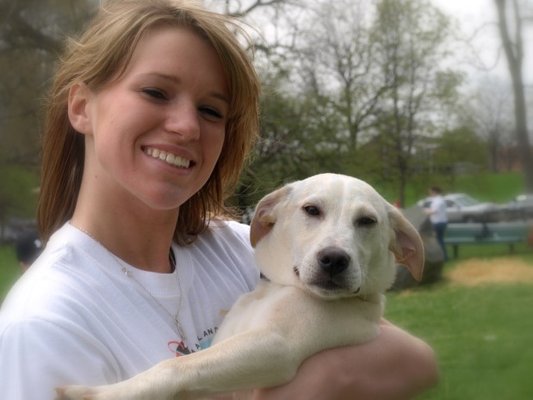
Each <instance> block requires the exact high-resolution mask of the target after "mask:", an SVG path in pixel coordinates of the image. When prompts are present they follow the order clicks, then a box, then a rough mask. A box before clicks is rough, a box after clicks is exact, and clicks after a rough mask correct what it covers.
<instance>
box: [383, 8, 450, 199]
mask: <svg viewBox="0 0 533 400" xmlns="http://www.w3.org/2000/svg"><path fill="white" fill-rule="evenodd" d="M448 27H449V20H448V18H447V17H446V16H445V15H444V14H443V13H442V12H441V11H440V10H438V9H437V8H435V7H433V6H432V5H431V4H429V3H428V2H427V1H423V0H381V1H379V2H378V5H377V16H376V25H375V29H374V32H373V38H374V41H375V43H376V44H375V53H374V54H375V57H376V58H377V59H378V62H379V64H380V68H381V73H382V76H383V80H384V82H385V83H386V85H387V86H388V87H389V88H390V89H389V91H388V93H387V97H386V99H385V101H383V102H382V103H381V104H380V110H379V111H380V114H381V115H380V125H379V127H378V130H379V132H380V141H381V143H382V145H383V146H385V147H386V148H387V154H388V157H389V163H388V165H389V166H390V167H389V168H387V170H386V172H385V171H384V173H386V175H387V176H388V177H389V179H396V180H397V182H398V196H397V197H398V199H399V201H400V202H401V203H402V204H403V203H404V199H405V188H406V185H407V181H408V179H409V178H410V177H411V176H412V175H413V173H414V172H415V171H416V170H417V168H419V166H418V165H416V164H415V163H414V160H415V158H414V156H415V154H416V151H417V143H420V142H421V140H420V139H422V138H424V137H428V136H432V135H434V132H435V129H434V122H435V121H436V120H438V116H437V115H438V112H439V106H438V105H437V104H439V103H440V102H442V101H443V100H444V99H450V96H449V94H450V93H453V92H454V87H455V86H456V85H457V84H458V83H459V81H460V80H459V79H458V76H457V75H455V74H453V73H451V72H449V71H448V72H447V73H446V72H445V71H442V70H440V69H439V65H441V61H442V59H443V58H445V57H446V56H447V51H446V48H445V43H446V39H447V37H448ZM443 89H446V90H443ZM447 93H448V94H447ZM421 144H423V141H422V142H421Z"/></svg>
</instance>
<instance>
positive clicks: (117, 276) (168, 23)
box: [0, 0, 436, 400]
mask: <svg viewBox="0 0 533 400" xmlns="http://www.w3.org/2000/svg"><path fill="white" fill-rule="evenodd" d="M228 24H230V22H229V21H228V20H227V19H226V18H225V17H223V16H221V15H218V14H215V13H211V12H209V11H207V10H204V9H202V8H201V7H199V6H197V5H195V3H192V2H189V1H178V0H175V1H173V0H150V1H147V0H126V1H113V2H110V3H108V4H107V5H106V6H105V7H104V8H102V9H101V10H100V11H99V13H98V15H97V16H96V18H95V20H94V21H93V23H92V24H91V25H90V26H89V28H88V29H87V31H86V32H85V34H84V35H83V36H81V37H80V38H79V40H77V41H72V42H70V45H69V47H68V49H67V52H66V55H65V56H64V58H63V59H62V62H61V64H60V66H59V69H58V71H57V74H56V80H55V82H54V85H53V87H52V90H51V96H50V100H49V105H48V112H47V122H46V127H45V132H44V136H43V165H42V184H41V197H40V203H39V210H38V217H39V223H40V229H41V234H42V237H43V238H44V240H45V241H47V245H46V248H45V250H44V253H43V254H42V256H41V257H40V258H39V259H38V260H37V262H36V263H35V264H34V265H33V266H32V268H31V269H30V271H29V272H28V274H26V275H25V276H24V277H23V279H22V280H21V281H20V282H18V284H17V285H16V286H15V288H14V289H13V291H12V293H11V294H10V296H9V297H8V299H7V301H6V304H5V307H4V309H3V310H2V313H1V317H0V318H1V320H0V357H1V362H0V380H1V381H2V382H4V384H2V385H1V386H0V398H2V399H6V400H7V399H10V400H13V399H33V400H40V399H51V398H53V396H54V394H53V391H54V388H55V387H57V386H60V385H63V384H78V383H79V384H85V385H97V384H105V383H112V382H116V381H119V380H123V379H126V378H128V377H130V376H132V375H134V374H137V373H139V372H140V371H142V370H145V369H147V368H149V367H151V366H153V365H154V364H155V363H157V362H159V361H161V360H163V359H167V358H169V357H174V356H178V355H184V354H188V353H190V352H193V351H198V350H201V349H202V348H204V347H205V346H208V345H209V342H210V339H211V338H212V336H213V334H214V333H215V331H216V328H217V326H218V324H219V323H220V321H221V318H222V317H221V316H222V314H223V311H224V310H226V309H228V308H229V307H230V306H231V305H232V303H233V302H234V301H235V300H236V298H237V297H238V296H239V295H240V294H242V293H243V292H246V291H249V290H252V289H253V287H254V286H255V285H256V283H257V280H258V278H259V276H258V272H257V270H256V269H255V268H254V267H253V265H254V264H253V257H252V251H251V248H250V245H249V243H248V237H247V235H248V230H247V227H245V226H243V225H240V224H237V223H234V222H224V221H223V219H224V218H221V216H223V215H224V214H225V207H224V200H225V199H226V198H227V197H228V195H229V194H230V193H231V191H232V190H233V188H234V187H235V184H236V182H237V179H238V176H239V173H240V172H241V169H242V167H243V164H244V162H245V160H246V157H247V155H248V154H249V152H250V149H251V146H252V144H253V142H254V140H255V137H256V134H257V130H258V112H257V104H258V96H259V85H258V80H257V77H256V75H255V72H254V69H253V66H252V64H251V62H250V60H249V59H248V57H247V55H246V53H245V52H244V51H243V50H242V48H241V47H240V46H239V43H238V41H237V39H236V37H235V35H234V34H233V33H232V32H233V31H238V29H237V28H236V26H235V25H228ZM226 219H227V218H226ZM385 350H387V351H386V352H385ZM362 363H364V364H365V367H364V369H363V368H361V364H362ZM377 370H379V371H380V372H379V373H378V374H376V371H377ZM347 371H349V372H348V373H347ZM367 371H370V372H367ZM435 376H436V373H435V362H434V358H433V354H432V352H431V350H430V349H429V348H428V347H427V345H425V344H424V343H422V342H420V341H419V340H418V339H415V338H413V337H411V336H409V335H408V334H406V333H405V332H402V331H401V330H399V329H397V328H395V327H392V326H390V325H388V324H384V326H383V329H382V334H381V335H380V336H379V338H378V339H376V340H375V341H374V342H372V343H371V344H368V345H365V346H360V347H353V348H348V349H335V350H332V351H328V352H324V353H322V354H320V355H317V356H315V357H312V358H311V359H310V360H308V361H307V362H306V363H305V364H304V365H303V366H302V368H301V372H300V373H299V374H298V376H297V377H296V378H295V380H294V381H293V382H291V383H289V384H287V385H285V386H283V387H280V388H274V389H268V390H257V391H255V393H254V396H255V398H256V399H279V398H291V399H298V398H302V399H303V398H305V399H310V398H312V396H317V397H315V398H322V399H341V398H355V397H357V396H358V395H361V396H365V395H368V393H372V396H373V397H372V398H378V397H379V396H382V397H383V398H402V397H404V398H405V397H407V396H410V395H412V394H414V393H417V392H418V391H420V390H422V389H423V388H425V387H427V386H429V385H431V384H433V382H434V379H435ZM5 382H8V383H7V384H6V383H5ZM374 395H375V396H374Z"/></svg>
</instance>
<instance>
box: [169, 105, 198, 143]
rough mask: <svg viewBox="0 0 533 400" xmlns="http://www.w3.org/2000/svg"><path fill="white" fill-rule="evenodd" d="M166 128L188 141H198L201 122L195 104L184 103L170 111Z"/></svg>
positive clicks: (171, 108)
mask: <svg viewBox="0 0 533 400" xmlns="http://www.w3.org/2000/svg"><path fill="white" fill-rule="evenodd" d="M165 128H166V129H167V131H169V132H171V133H175V134H178V135H180V136H182V137H183V138H184V139H187V140H198V139H199V137H200V121H199V115H198V110H197V108H196V106H195V105H194V104H191V103H188V102H185V101H182V102H179V103H178V104H176V105H175V106H174V107H170V109H169V110H168V114H167V118H166V121H165Z"/></svg>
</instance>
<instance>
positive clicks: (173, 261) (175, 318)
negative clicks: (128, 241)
mask: <svg viewBox="0 0 533 400" xmlns="http://www.w3.org/2000/svg"><path fill="white" fill-rule="evenodd" d="M71 225H72V224H71ZM73 226H74V227H75V228H77V229H78V230H80V231H82V232H83V233H85V234H86V235H87V236H89V237H90V238H91V239H92V240H94V241H95V242H96V243H98V245H99V246H100V247H102V248H103V249H104V250H105V251H106V252H107V253H108V254H109V255H110V256H111V258H112V259H113V260H115V262H116V263H117V265H118V266H119V267H120V270H121V272H122V273H123V274H124V275H125V276H126V277H128V278H129V279H131V280H133V281H134V282H135V283H136V285H137V286H138V287H139V288H141V290H142V291H143V292H144V293H146V294H147V295H148V296H149V297H150V298H151V299H152V301H153V302H154V303H156V304H157V305H158V306H159V307H160V308H161V309H162V310H163V311H164V312H165V313H166V314H167V315H168V316H169V317H170V318H171V319H172V320H173V321H174V324H175V325H176V329H177V331H178V335H179V336H180V338H181V340H182V341H183V342H184V343H186V342H187V338H186V336H185V332H184V330H183V327H182V325H181V322H180V320H179V313H180V310H181V303H182V300H183V291H182V290H181V281H180V276H179V274H178V271H176V277H177V281H178V290H179V295H180V296H179V302H178V307H177V310H176V313H175V314H174V315H172V313H171V312H169V311H168V310H167V308H166V307H165V306H164V305H163V304H161V303H160V302H159V300H157V298H156V297H155V296H154V295H153V294H152V293H151V292H150V291H149V290H148V289H146V287H144V285H143V284H142V283H141V282H139V280H138V279H137V278H135V275H134V274H133V273H132V272H131V271H130V270H129V269H128V268H127V267H126V265H124V261H122V259H121V258H120V257H118V256H117V255H116V254H114V253H113V252H112V251H111V250H109V249H108V248H107V247H106V246H104V245H103V244H102V242H100V241H99V240H98V239H96V238H95V237H94V236H93V235H92V234H91V233H90V232H88V231H87V230H85V229H83V228H80V227H78V226H75V225H73ZM169 260H170V265H171V266H172V269H173V270H175V269H176V258H175V256H174V252H173V251H172V249H170V251H169Z"/></svg>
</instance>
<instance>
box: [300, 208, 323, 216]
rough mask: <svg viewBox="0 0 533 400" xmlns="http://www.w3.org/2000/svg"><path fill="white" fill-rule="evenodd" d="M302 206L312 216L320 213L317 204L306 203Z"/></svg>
mask: <svg viewBox="0 0 533 400" xmlns="http://www.w3.org/2000/svg"><path fill="white" fill-rule="evenodd" d="M302 208H303V210H304V211H305V213H306V214H307V215H310V216H312V217H319V216H320V214H321V212H320V208H318V207H317V206H312V205H307V206H303V207H302Z"/></svg>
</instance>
